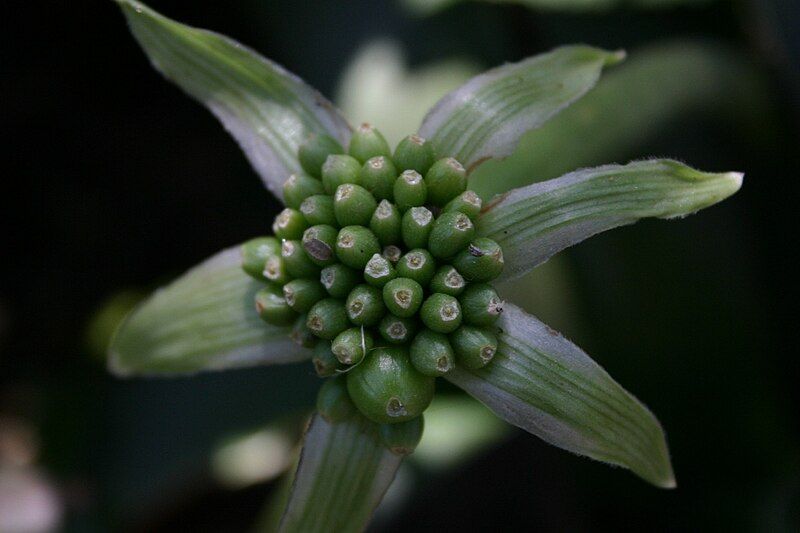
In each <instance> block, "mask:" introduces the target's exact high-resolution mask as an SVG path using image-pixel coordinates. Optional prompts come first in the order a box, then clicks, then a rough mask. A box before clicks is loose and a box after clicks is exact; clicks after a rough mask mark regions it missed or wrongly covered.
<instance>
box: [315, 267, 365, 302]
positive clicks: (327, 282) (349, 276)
mask: <svg viewBox="0 0 800 533" xmlns="http://www.w3.org/2000/svg"><path fill="white" fill-rule="evenodd" d="M319 281H320V283H322V286H323V287H325V290H326V291H328V294H330V295H331V296H333V297H334V298H345V297H346V296H347V295H348V294H350V291H352V290H353V289H354V288H355V286H356V285H358V284H359V283H361V275H360V274H359V273H358V271H356V270H353V269H352V268H350V267H348V266H345V265H343V264H341V263H336V264H335V265H331V266H327V267H325V268H323V269H322V272H320V275H319Z"/></svg>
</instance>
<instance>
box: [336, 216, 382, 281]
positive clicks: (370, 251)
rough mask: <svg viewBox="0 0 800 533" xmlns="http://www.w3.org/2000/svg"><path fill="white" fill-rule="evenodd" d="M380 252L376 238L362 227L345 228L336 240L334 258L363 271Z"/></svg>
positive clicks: (340, 231)
mask: <svg viewBox="0 0 800 533" xmlns="http://www.w3.org/2000/svg"><path fill="white" fill-rule="evenodd" d="M380 251H381V246H380V244H379V243H378V238H377V237H375V234H374V233H372V232H371V231H370V230H368V229H367V228H365V227H364V226H345V227H344V228H342V229H341V230H339V235H338V236H337V238H336V257H338V258H339V261H341V262H342V263H344V264H345V265H347V266H349V267H350V268H355V269H356V270H364V267H365V266H366V265H367V263H368V262H369V260H370V258H371V257H372V256H373V255H375V254H377V253H379V252H380Z"/></svg>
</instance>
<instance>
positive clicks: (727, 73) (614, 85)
mask: <svg viewBox="0 0 800 533" xmlns="http://www.w3.org/2000/svg"><path fill="white" fill-rule="evenodd" d="M762 78H763V77H762V76H761V75H760V73H759V71H758V70H757V69H756V68H755V65H753V64H751V63H749V62H748V61H746V60H745V58H743V57H742V55H741V54H740V53H737V52H736V51H733V50H730V49H728V48H726V47H723V46H720V45H715V44H713V43H708V42H695V41H686V40H677V41H669V42H664V43H660V44H657V45H653V46H649V47H646V48H642V49H639V50H636V51H634V52H631V53H630V54H629V56H628V59H627V60H626V61H625V63H624V64H622V65H620V66H619V67H618V68H614V69H612V70H611V71H610V72H608V73H607V74H604V75H603V78H602V79H601V80H600V82H599V83H598V84H597V87H595V88H594V89H592V90H591V91H590V92H589V93H588V94H587V95H586V96H584V97H583V98H581V99H580V100H579V101H577V102H575V103H574V104H573V105H571V106H570V107H569V108H567V109H565V110H564V111H562V112H561V113H559V114H558V116H557V117H554V118H553V120H551V121H549V122H548V123H547V124H545V125H544V126H542V127H541V128H538V129H536V130H533V131H530V132H528V133H526V134H525V135H524V136H523V137H522V139H521V140H520V142H519V145H518V146H517V149H516V150H515V151H514V153H513V154H512V155H511V156H509V157H507V158H506V159H503V160H502V161H487V162H486V163H485V164H483V165H481V166H480V167H479V168H478V169H477V170H476V171H475V172H474V173H473V174H472V175H471V176H470V180H469V186H470V189H472V190H474V191H475V192H476V193H478V194H479V195H480V196H481V197H482V198H483V199H484V201H488V200H490V199H491V198H492V196H494V195H495V194H502V193H504V192H506V191H508V190H510V189H513V188H515V187H522V186H525V185H530V184H531V183H533V182H540V181H546V180H549V179H553V178H557V177H559V176H561V175H563V174H566V173H567V172H570V171H571V170H574V169H576V168H584V167H592V166H596V165H601V164H603V163H606V162H608V161H620V160H623V161H627V160H629V159H631V158H634V157H637V156H638V155H639V154H640V152H639V149H640V148H641V147H642V146H644V145H646V144H647V143H648V142H651V143H652V140H653V139H654V138H656V137H657V136H658V135H659V134H663V133H662V132H663V131H664V129H665V128H667V127H670V126H672V125H673V124H674V122H675V121H676V119H679V120H681V122H680V124H681V125H683V124H684V123H686V124H687V125H688V126H689V127H696V126H697V123H698V120H702V119H703V118H706V117H709V116H711V119H712V120H714V121H719V122H722V123H724V125H725V127H729V128H730V127H732V128H736V130H737V131H738V132H741V133H742V134H744V135H748V136H749V137H752V138H753V141H761V142H769V141H768V140H767V139H768V136H767V135H765V130H768V129H769V128H768V125H766V124H764V117H767V116H769V108H770V104H769V101H768V96H767V95H768V92H767V90H766V88H765V87H764V83H763V79H762Z"/></svg>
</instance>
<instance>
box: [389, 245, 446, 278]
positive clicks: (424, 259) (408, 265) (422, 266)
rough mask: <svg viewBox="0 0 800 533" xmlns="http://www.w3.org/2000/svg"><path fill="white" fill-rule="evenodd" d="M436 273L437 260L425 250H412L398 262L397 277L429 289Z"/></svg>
mask: <svg viewBox="0 0 800 533" xmlns="http://www.w3.org/2000/svg"><path fill="white" fill-rule="evenodd" d="M435 273H436V260H435V259H434V258H433V256H432V255H431V253H430V252H429V251H428V250H426V249H424V248H417V249H416V250H411V251H410V252H408V253H407V254H406V255H404V256H403V257H401V258H400V261H398V262H397V275H398V276H400V277H401V278H410V279H413V280H414V281H416V282H417V283H419V284H420V285H422V286H423V287H427V286H428V284H429V283H430V282H431V280H432V279H433V275H434V274H435Z"/></svg>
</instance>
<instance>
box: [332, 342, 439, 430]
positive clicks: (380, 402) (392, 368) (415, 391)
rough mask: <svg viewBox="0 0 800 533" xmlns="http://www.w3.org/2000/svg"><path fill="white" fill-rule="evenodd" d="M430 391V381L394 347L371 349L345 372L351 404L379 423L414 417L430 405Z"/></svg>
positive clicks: (406, 355) (432, 387)
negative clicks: (361, 359) (358, 362)
mask: <svg viewBox="0 0 800 533" xmlns="http://www.w3.org/2000/svg"><path fill="white" fill-rule="evenodd" d="M434 389H435V385H434V378H432V377H428V376H424V375H422V374H420V373H419V372H417V371H416V369H414V367H413V365H412V364H411V361H410V360H409V357H408V351H407V350H405V349H403V348H398V347H380V348H375V349H374V350H372V351H371V352H370V353H369V354H368V355H367V357H366V358H365V359H364V361H362V362H361V364H360V365H358V366H355V367H353V369H352V370H351V371H350V372H348V373H347V391H348V392H349V393H350V398H351V399H352V400H353V403H354V404H355V405H356V407H358V410H359V411H361V413H362V414H363V415H364V416H366V417H367V418H369V419H370V420H372V421H373V422H377V423H379V424H392V423H397V422H405V421H407V420H411V419H412V418H416V417H417V416H419V415H420V414H422V412H423V411H424V410H425V409H426V408H427V407H428V405H430V403H431V400H432V399H433V393H434Z"/></svg>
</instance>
